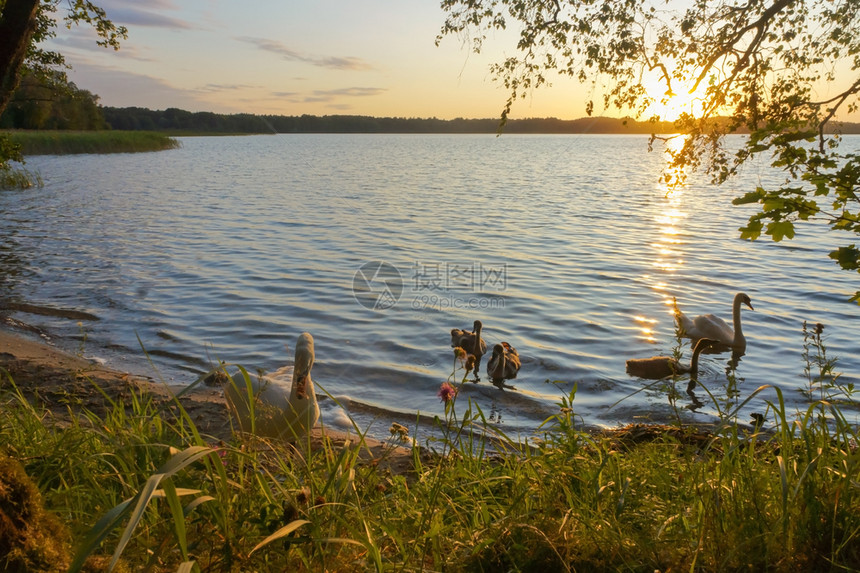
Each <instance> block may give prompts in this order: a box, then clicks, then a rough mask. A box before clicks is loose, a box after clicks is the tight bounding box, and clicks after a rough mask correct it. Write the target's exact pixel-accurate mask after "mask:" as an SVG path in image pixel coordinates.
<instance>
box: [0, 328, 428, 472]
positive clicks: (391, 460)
mask: <svg viewBox="0 0 860 573" xmlns="http://www.w3.org/2000/svg"><path fill="white" fill-rule="evenodd" d="M16 327H17V329H20V330H26V325H25V324H23V323H22V324H21V325H14V326H13V325H10V324H8V323H0V391H2V392H3V393H7V392H12V393H14V392H16V389H17V391H18V392H20V393H21V394H22V395H23V396H24V397H25V398H26V399H27V401H28V402H29V403H30V404H32V405H34V406H36V407H37V408H41V409H43V410H44V411H45V416H44V420H43V423H45V424H46V425H55V426H59V427H63V426H64V425H68V424H69V423H70V422H71V420H72V416H73V415H76V414H79V413H80V411H81V410H83V409H87V410H91V411H93V412H96V413H99V414H100V413H103V412H106V411H107V410H108V409H109V408H110V407H112V405H111V401H113V402H116V403H122V402H124V401H125V400H126V399H127V398H128V397H129V396H130V394H131V392H133V391H138V392H140V393H143V394H146V395H148V396H151V397H153V399H154V400H155V401H156V402H157V403H159V404H160V405H163V406H164V408H165V409H164V412H165V413H164V415H169V413H170V412H174V413H175V412H176V410H177V407H176V405H175V403H173V402H174V401H175V400H176V399H177V398H176V396H177V394H176V392H177V391H178V390H181V388H171V387H170V386H168V385H166V384H164V383H159V382H156V381H154V380H153V379H152V378H151V377H148V376H142V375H138V374H132V373H129V372H124V371H121V370H117V369H114V368H110V367H107V366H103V365H101V364H99V363H97V362H93V361H91V360H87V359H85V358H83V357H80V356H76V355H74V354H71V353H69V352H66V351H64V350H61V349H60V348H57V347H56V346H53V345H51V344H49V343H48V342H45V341H42V340H37V339H34V338H32V337H29V336H27V335H26V334H24V333H23V332H18V331H16ZM10 379H11V382H10ZM178 401H179V403H180V404H181V405H182V407H183V408H184V409H185V410H186V412H187V413H188V415H189V416H190V418H191V420H192V421H193V422H194V424H195V425H196V426H197V428H198V430H199V431H200V433H201V435H204V436H206V437H207V438H210V439H211V440H212V441H213V442H215V443H217V442H218V441H219V440H223V441H228V440H231V439H233V437H234V436H233V430H232V428H233V423H232V420H231V417H230V415H229V411H228V409H227V404H226V401H225V399H224V393H223V391H221V390H220V389H217V388H212V387H207V386H203V385H200V386H199V387H196V388H195V389H194V390H193V391H190V392H186V393H184V394H181V396H179V397H178ZM321 421H322V420H321ZM362 442H363V443H362ZM311 443H312V447H323V446H324V445H330V446H334V447H335V448H343V447H347V446H348V445H350V444H353V445H354V444H361V448H362V450H363V452H362V457H363V458H364V459H366V460H368V461H371V462H379V461H380V460H382V464H383V466H384V467H386V468H388V469H390V470H391V471H392V472H395V473H403V472H406V471H409V470H410V469H411V468H412V458H413V451H412V449H411V448H409V447H406V446H402V445H396V444H391V443H390V442H383V441H381V440H378V439H376V438H372V437H370V436H362V437H360V436H359V435H357V434H356V433H355V432H351V431H343V430H338V429H333V428H329V427H326V426H324V425H321V424H320V423H318V424H317V425H316V426H315V427H314V429H313V431H312V432H311Z"/></svg>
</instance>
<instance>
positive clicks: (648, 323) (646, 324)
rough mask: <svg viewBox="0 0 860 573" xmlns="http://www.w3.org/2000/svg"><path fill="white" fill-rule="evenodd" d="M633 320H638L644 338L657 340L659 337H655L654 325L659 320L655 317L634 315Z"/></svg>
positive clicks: (651, 340) (650, 340) (652, 340)
mask: <svg viewBox="0 0 860 573" xmlns="http://www.w3.org/2000/svg"><path fill="white" fill-rule="evenodd" d="M633 320H634V321H636V322H637V323H638V325H639V333H640V334H641V336H642V338H644V339H645V340H647V341H648V342H656V341H657V339H656V338H655V337H654V328H653V327H654V325H656V324H657V320H656V319H653V318H648V317H647V316H634V317H633Z"/></svg>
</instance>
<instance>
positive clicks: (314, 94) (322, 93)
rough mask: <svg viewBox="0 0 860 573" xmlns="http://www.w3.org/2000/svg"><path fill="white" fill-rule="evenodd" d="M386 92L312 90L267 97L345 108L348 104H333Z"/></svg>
mask: <svg viewBox="0 0 860 573" xmlns="http://www.w3.org/2000/svg"><path fill="white" fill-rule="evenodd" d="M386 91H388V90H387V89H386V88H361V87H353V88H339V89H334V90H313V91H311V92H310V93H307V92H271V93H270V94H269V95H270V96H272V97H275V98H277V99H280V100H287V101H289V102H290V103H325V104H329V105H328V107H341V108H347V107H349V105H350V104H348V103H345V102H344V103H335V102H338V100H342V99H343V98H355V97H370V96H376V95H379V94H382V93H385V92H386Z"/></svg>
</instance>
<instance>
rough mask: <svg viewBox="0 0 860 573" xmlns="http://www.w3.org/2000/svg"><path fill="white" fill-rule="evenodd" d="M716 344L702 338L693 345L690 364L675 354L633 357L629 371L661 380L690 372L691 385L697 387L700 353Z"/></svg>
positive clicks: (629, 361)
mask: <svg viewBox="0 0 860 573" xmlns="http://www.w3.org/2000/svg"><path fill="white" fill-rule="evenodd" d="M712 344H715V341H713V340H711V339H709V338H700V339H699V340H698V341H697V342H696V345H695V346H694V347H693V358H692V360H691V361H690V364H689V366H688V365H686V364H681V363H680V362H678V359H677V358H675V357H674V356H652V357H651V358H632V359H630V360H628V361H627V373H628V374H630V375H631V376H637V377H639V378H647V379H649V380H659V379H661V378H668V377H669V376H673V375H674V376H679V375H681V374H687V373H688V372H689V373H690V386H692V387H695V382H694V381H695V379H696V377H697V376H698V374H699V354H701V353H702V351H703V350H705V349H706V348H707V347H709V346H711V345H712Z"/></svg>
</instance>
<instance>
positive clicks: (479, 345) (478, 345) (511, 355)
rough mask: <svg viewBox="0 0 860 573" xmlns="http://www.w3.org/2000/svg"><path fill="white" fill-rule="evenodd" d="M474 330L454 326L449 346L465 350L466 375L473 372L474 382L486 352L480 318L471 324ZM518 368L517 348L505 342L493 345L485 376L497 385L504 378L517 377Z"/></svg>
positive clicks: (476, 379) (477, 377)
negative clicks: (470, 371)
mask: <svg viewBox="0 0 860 573" xmlns="http://www.w3.org/2000/svg"><path fill="white" fill-rule="evenodd" d="M472 327H473V328H474V330H471V331H469V330H462V329H460V328H454V329H452V330H451V347H452V348H456V347H460V348H462V349H463V350H465V351H466V361H465V364H466V375H467V376H468V374H469V370H472V371H473V372H474V374H475V382H477V381H478V380H479V379H480V377H479V374H478V373H479V372H480V369H481V358H482V357H483V356H484V354H486V353H487V342H486V341H485V340H484V339H483V338H482V337H481V332H482V330H483V328H484V325H483V323H482V322H481V321H480V320H476V321H475V322H474V324H473V325H472ZM519 370H520V356H519V354H518V353H517V350H516V349H515V348H514V347H513V346H511V345H510V344H509V343H507V342H502V343H500V344H496V345H495V346H493V355H492V357H491V358H490V360H489V361H488V362H487V376H489V377H490V380H492V381H493V383H494V384H496V385H497V386H499V385H500V384H501V383H502V382H504V381H505V380H510V379H512V378H516V377H517V373H518V372H519Z"/></svg>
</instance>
